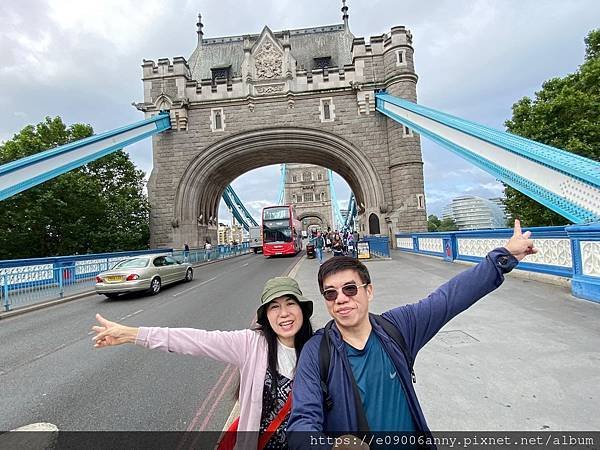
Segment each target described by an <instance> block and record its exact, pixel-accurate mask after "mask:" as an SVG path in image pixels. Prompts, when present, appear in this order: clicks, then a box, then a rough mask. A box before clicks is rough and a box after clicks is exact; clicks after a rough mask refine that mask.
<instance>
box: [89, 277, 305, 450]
mask: <svg viewBox="0 0 600 450" xmlns="http://www.w3.org/2000/svg"><path fill="white" fill-rule="evenodd" d="M312 311H313V303H312V301H310V300H308V299H306V298H304V296H303V295H302V291H301V290H300V287H299V286H298V283H297V282H296V280H294V279H293V278H290V277H277V278H272V279H270V280H269V281H267V282H266V284H265V286H264V289H263V292H262V295H261V299H260V306H259V307H258V309H257V311H256V322H257V326H256V327H255V328H253V329H245V330H236V331H206V330H199V329H194V328H160V327H129V326H125V325H122V324H119V323H116V322H111V321H109V320H107V319H105V318H104V317H102V316H101V315H100V314H96V320H97V321H98V323H99V325H96V326H93V327H92V330H93V331H94V332H96V335H95V336H94V337H93V339H94V341H95V344H94V347H96V348H103V347H108V346H113V345H119V344H125V343H134V344H136V345H139V346H142V347H145V348H148V349H158V350H161V351H164V352H172V353H179V354H185V355H191V356H208V357H210V358H213V359H215V360H218V361H223V362H226V363H229V364H233V365H235V366H236V367H237V368H238V369H239V372H240V389H239V403H240V417H239V420H238V422H237V431H238V432H237V433H236V434H235V436H236V439H237V442H236V444H235V445H236V447H235V448H239V449H246V448H253V449H256V448H259V449H263V448H264V449H270V448H282V447H285V448H287V447H286V446H287V441H286V433H285V430H286V426H287V419H288V418H289V413H290V411H289V410H290V404H291V389H292V381H293V379H294V373H295V368H296V361H297V358H298V355H300V351H301V350H302V347H303V346H304V344H305V342H306V341H307V340H308V339H309V338H310V337H311V336H312V334H313V332H312V326H311V323H310V320H309V318H310V316H311V315H312ZM257 399H262V402H261V401H257ZM286 410H287V411H286ZM268 428H273V429H274V431H272V432H266V431H265V430H267V429H268ZM248 431H253V432H254V433H242V432H248ZM256 432H258V433H256ZM232 436H233V433H231V434H229V435H226V439H227V440H228V444H229V447H228V448H232V447H233V443H232V442H230V441H229V440H230V439H231V438H232ZM220 448H225V447H223V446H221V447H220Z"/></svg>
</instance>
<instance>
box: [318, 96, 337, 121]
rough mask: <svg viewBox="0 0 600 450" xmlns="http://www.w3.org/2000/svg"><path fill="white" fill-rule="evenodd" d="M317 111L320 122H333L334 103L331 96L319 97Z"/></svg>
mask: <svg viewBox="0 0 600 450" xmlns="http://www.w3.org/2000/svg"><path fill="white" fill-rule="evenodd" d="M319 111H320V113H321V114H320V116H319V118H320V119H321V122H333V121H334V120H335V105H334V104H333V100H332V98H331V97H329V98H322V99H320V102H319Z"/></svg>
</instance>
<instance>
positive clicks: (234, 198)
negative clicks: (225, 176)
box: [225, 185, 258, 227]
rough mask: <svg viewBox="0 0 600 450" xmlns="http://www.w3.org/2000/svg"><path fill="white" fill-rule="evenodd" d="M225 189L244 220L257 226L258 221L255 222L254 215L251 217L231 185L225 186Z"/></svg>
mask: <svg viewBox="0 0 600 450" xmlns="http://www.w3.org/2000/svg"><path fill="white" fill-rule="evenodd" d="M225 190H226V191H228V192H229V194H230V196H231V199H232V201H233V203H234V204H235V206H236V208H237V210H238V211H239V213H240V214H241V215H243V216H244V218H245V221H246V222H248V224H249V225H251V226H255V227H256V226H258V223H256V220H254V217H252V214H250V213H249V212H248V210H247V209H246V207H245V206H244V204H243V203H242V201H241V200H240V198H239V197H238V195H237V194H236V193H235V191H234V190H233V188H232V187H231V185H229V186H227V188H225Z"/></svg>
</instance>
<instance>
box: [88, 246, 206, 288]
mask: <svg viewBox="0 0 600 450" xmlns="http://www.w3.org/2000/svg"><path fill="white" fill-rule="evenodd" d="M193 278H194V269H192V265H191V264H188V263H182V262H179V261H177V260H176V259H174V258H173V257H172V256H170V255H149V256H135V257H132V258H128V259H125V260H123V261H119V262H118V263H117V264H116V265H115V266H114V267H113V268H112V269H111V270H107V271H105V272H101V273H99V274H98V276H96V293H97V294H104V295H106V296H107V297H108V298H116V297H117V296H118V295H119V294H125V293H127V292H137V291H148V292H149V293H150V294H152V295H156V294H158V293H159V292H160V290H161V288H162V286H164V285H167V284H170V283H175V282H177V281H183V280H185V281H192V279H193Z"/></svg>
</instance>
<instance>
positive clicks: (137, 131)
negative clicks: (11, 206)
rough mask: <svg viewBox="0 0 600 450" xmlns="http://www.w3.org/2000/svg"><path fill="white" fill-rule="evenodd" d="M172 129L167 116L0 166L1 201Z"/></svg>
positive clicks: (146, 120) (159, 116)
mask: <svg viewBox="0 0 600 450" xmlns="http://www.w3.org/2000/svg"><path fill="white" fill-rule="evenodd" d="M170 128H171V121H170V119H169V114H168V113H160V114H158V115H156V116H154V117H151V118H149V119H145V120H142V121H139V122H136V123H134V124H131V125H127V126H124V127H121V128H117V129H115V130H111V131H107V132H104V133H100V134H97V135H94V136H90V137H88V138H85V139H81V140H79V141H76V142H71V143H70V144H66V145H61V146H59V147H56V148H53V149H50V150H46V151H43V152H40V153H36V154H35V155H31V156H27V157H25V158H21V159H18V160H16V161H12V162H9V163H7V164H4V165H2V166H0V200H4V199H6V198H8V197H11V196H13V195H15V194H18V193H19V192H23V191H25V190H27V189H29V188H31V187H33V186H36V185H38V184H41V183H43V182H45V181H48V180H50V179H52V178H55V177H57V176H59V175H62V174H63V173H66V172H68V171H70V170H73V169H76V168H78V167H81V166H83V165H85V164H87V163H89V162H92V161H95V160H96V159H99V158H102V157H103V156H106V155H108V154H109V153H112V152H115V151H117V150H120V149H122V148H123V147H125V146H127V145H131V144H133V143H135V142H138V141H141V140H142V139H146V138H147V137H149V136H152V135H154V134H158V133H162V132H163V131H165V130H168V129H170Z"/></svg>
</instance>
